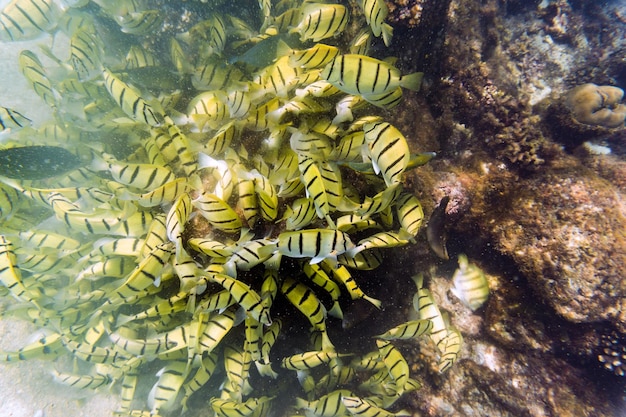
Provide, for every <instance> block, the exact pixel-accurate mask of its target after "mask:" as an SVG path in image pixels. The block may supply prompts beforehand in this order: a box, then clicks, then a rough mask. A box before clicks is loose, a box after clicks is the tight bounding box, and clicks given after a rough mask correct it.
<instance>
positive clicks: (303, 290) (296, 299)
mask: <svg viewBox="0 0 626 417" xmlns="http://www.w3.org/2000/svg"><path fill="white" fill-rule="evenodd" d="M280 291H281V292H282V293H283V295H284V296H285V297H286V298H287V299H288V300H289V302H290V303H291V304H292V305H293V306H294V307H295V308H297V309H298V311H300V313H302V314H303V315H304V316H305V317H306V318H307V319H308V320H309V323H311V326H312V327H313V329H315V330H317V331H319V332H320V333H321V336H322V346H321V348H322V350H323V351H334V346H333V344H332V343H331V341H330V339H329V338H328V334H327V333H326V309H325V308H324V306H323V305H322V303H320V301H319V300H318V299H317V297H316V296H315V294H314V293H313V291H312V290H311V289H310V288H309V287H307V286H306V285H304V284H302V283H300V282H298V281H296V280H294V279H293V278H289V277H287V278H285V280H284V281H283V283H282V285H281V287H280Z"/></svg>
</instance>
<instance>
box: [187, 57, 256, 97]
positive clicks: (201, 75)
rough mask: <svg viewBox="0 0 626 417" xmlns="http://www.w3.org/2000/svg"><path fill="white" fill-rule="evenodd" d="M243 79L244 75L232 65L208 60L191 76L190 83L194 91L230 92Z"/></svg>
mask: <svg viewBox="0 0 626 417" xmlns="http://www.w3.org/2000/svg"><path fill="white" fill-rule="evenodd" d="M243 79H244V75H243V73H242V72H241V71H239V70H238V69H237V67H235V66H234V65H228V64H227V63H226V62H223V61H220V60H217V59H210V60H208V62H207V63H205V64H204V65H201V66H199V67H197V68H196V70H195V71H194V73H193V74H192V76H191V83H192V84H193V86H194V87H195V89H196V90H200V91H203V90H230V88H231V87H232V86H233V85H234V84H235V83H238V82H240V81H242V80H243Z"/></svg>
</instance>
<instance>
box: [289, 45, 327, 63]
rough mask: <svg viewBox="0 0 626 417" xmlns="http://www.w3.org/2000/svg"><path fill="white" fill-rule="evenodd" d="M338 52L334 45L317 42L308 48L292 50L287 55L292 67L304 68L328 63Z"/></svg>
mask: <svg viewBox="0 0 626 417" xmlns="http://www.w3.org/2000/svg"><path fill="white" fill-rule="evenodd" d="M338 54H339V48H337V47H336V46H331V45H325V44H323V43H318V44H316V45H315V46H312V47H311V48H308V49H303V50H300V51H298V50H294V51H291V54H290V55H289V64H290V65H291V66H294V67H302V68H305V69H312V68H318V67H321V66H323V65H326V64H328V63H329V62H330V61H331V60H332V59H333V58H335V57H336V56H337V55H338Z"/></svg>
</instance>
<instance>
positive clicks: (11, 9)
mask: <svg viewBox="0 0 626 417" xmlns="http://www.w3.org/2000/svg"><path fill="white" fill-rule="evenodd" d="M60 15H61V10H60V9H59V7H58V6H57V5H56V3H55V2H54V1H53V0H12V1H11V2H10V3H9V4H7V5H6V6H5V7H4V9H3V10H2V12H0V40H1V41H26V40H29V39H34V38H36V37H38V36H39V35H41V34H42V33H43V32H48V31H51V30H52V29H54V27H55V26H56V25H57V23H58V19H59V16H60Z"/></svg>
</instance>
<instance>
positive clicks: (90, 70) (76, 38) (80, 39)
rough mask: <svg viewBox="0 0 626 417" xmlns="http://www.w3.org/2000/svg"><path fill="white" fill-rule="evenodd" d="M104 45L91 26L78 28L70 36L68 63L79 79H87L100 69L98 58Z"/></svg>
mask: <svg viewBox="0 0 626 417" xmlns="http://www.w3.org/2000/svg"><path fill="white" fill-rule="evenodd" d="M103 50H104V45H103V44H102V40H101V39H100V37H98V36H96V34H95V33H94V30H93V28H85V29H79V30H77V31H76V32H74V34H73V35H72V37H71V38H70V63H71V64H72V67H73V68H74V71H76V74H77V75H78V79H79V80H80V81H83V82H84V81H88V80H91V79H93V78H94V77H96V76H97V75H99V74H100V72H101V71H102V62H101V58H100V54H101V53H102V52H101V51H103Z"/></svg>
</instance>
